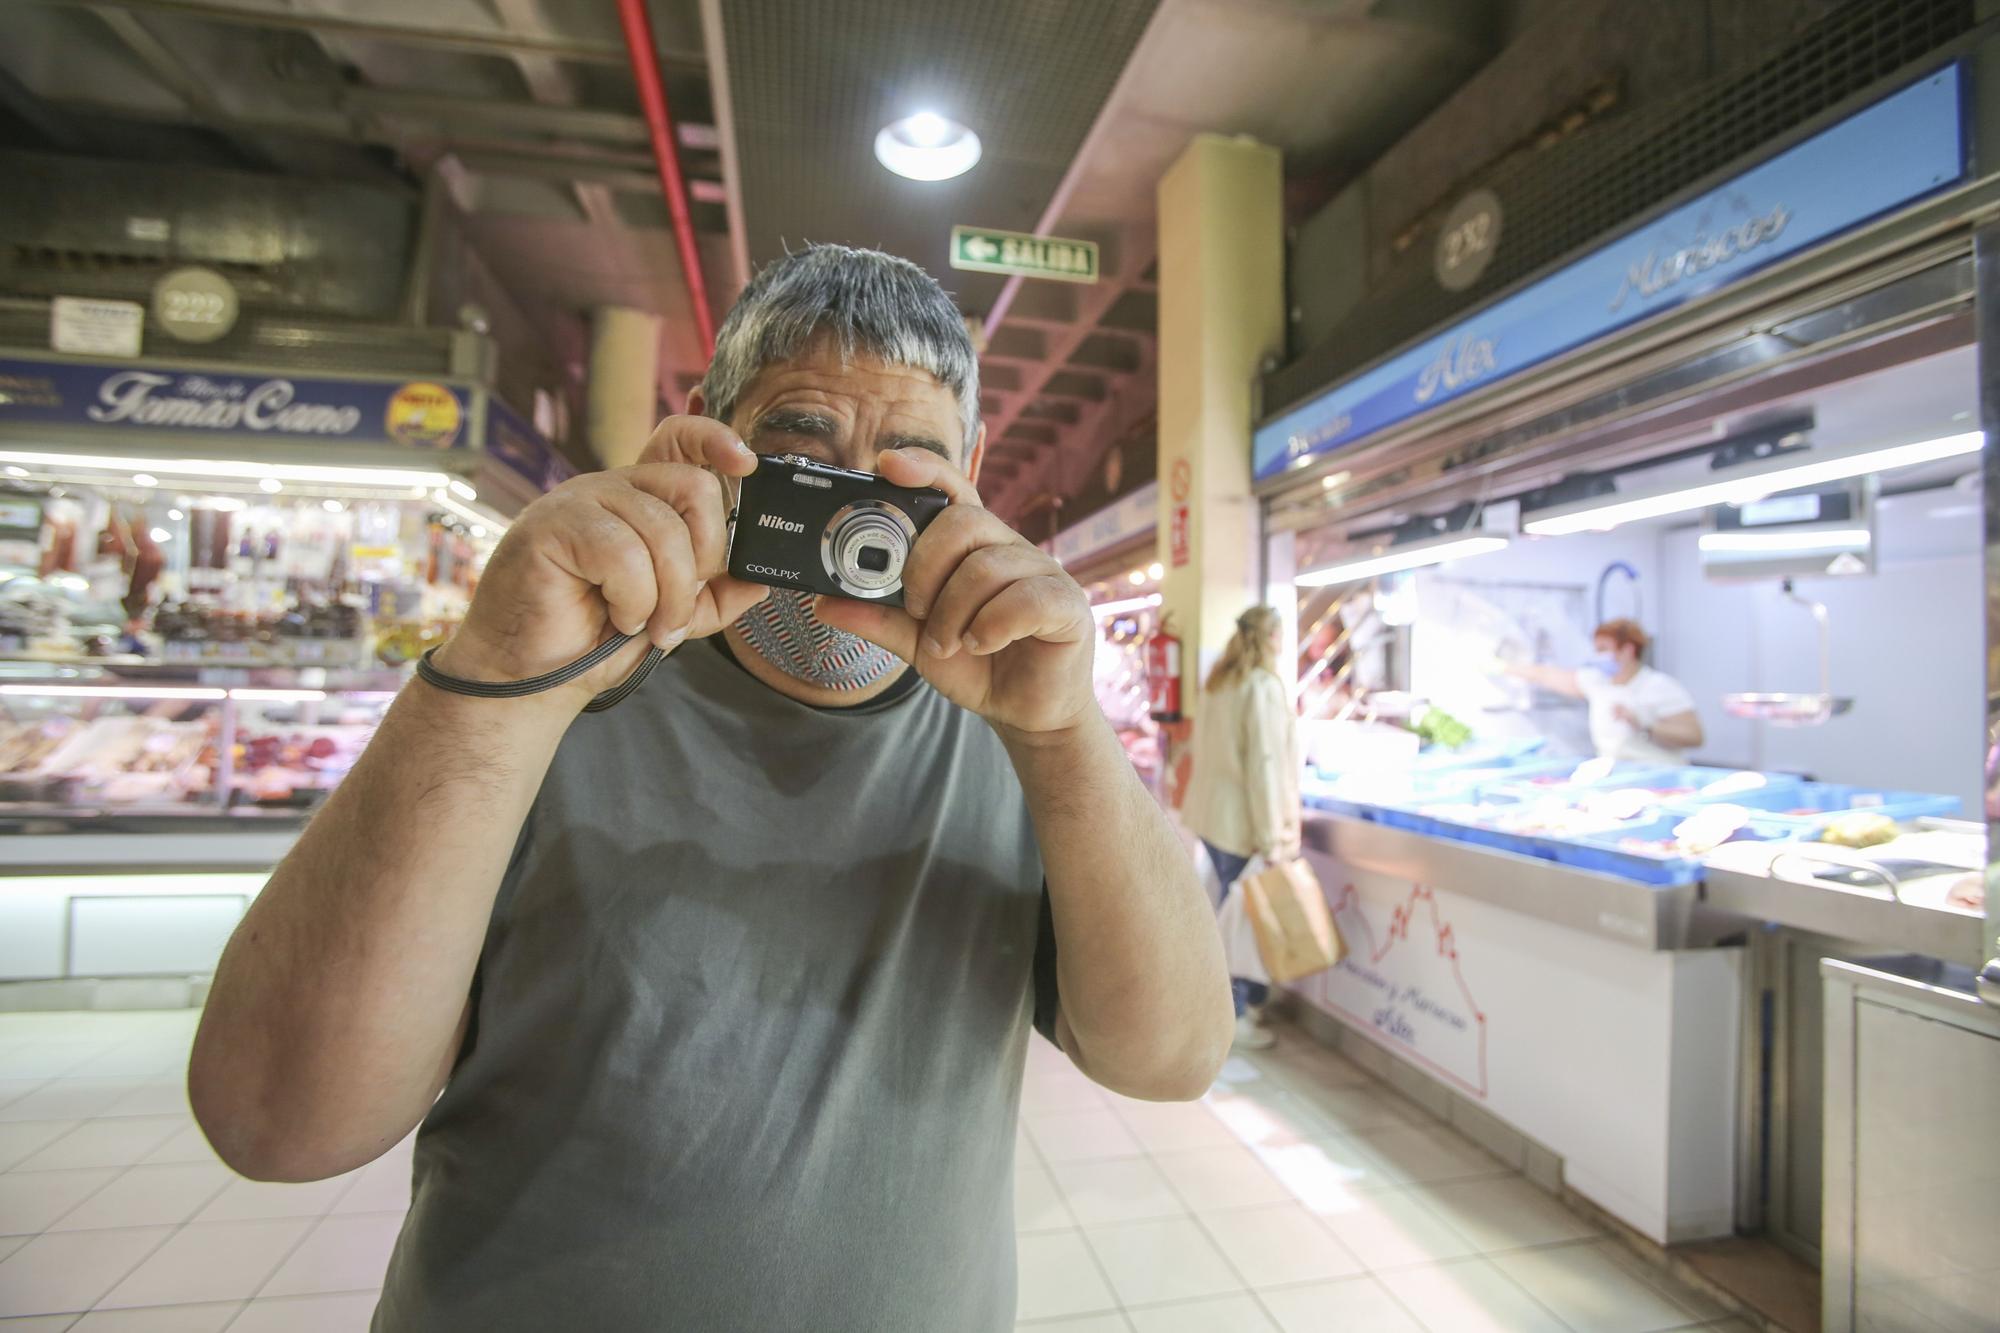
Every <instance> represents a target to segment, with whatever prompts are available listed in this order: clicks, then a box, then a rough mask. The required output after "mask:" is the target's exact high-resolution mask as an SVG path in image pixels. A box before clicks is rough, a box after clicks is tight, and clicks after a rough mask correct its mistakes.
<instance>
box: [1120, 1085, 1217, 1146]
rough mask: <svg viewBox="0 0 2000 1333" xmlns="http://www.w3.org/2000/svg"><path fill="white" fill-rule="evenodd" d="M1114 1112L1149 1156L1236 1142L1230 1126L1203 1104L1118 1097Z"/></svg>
mask: <svg viewBox="0 0 2000 1333" xmlns="http://www.w3.org/2000/svg"><path fill="white" fill-rule="evenodd" d="M1111 1109H1112V1111H1113V1112H1115V1113H1116V1114H1117V1116H1118V1118H1119V1119H1120V1120H1122V1121H1124V1122H1125V1127H1126V1128H1127V1129H1129V1130H1131V1131H1132V1137H1133V1138H1135V1139H1137V1140H1139V1143H1140V1145H1141V1146H1142V1147H1144V1148H1145V1150H1146V1151H1147V1152H1186V1151H1188V1150H1189V1149H1193V1148H1222V1147H1227V1146H1229V1145H1230V1144H1233V1143H1235V1142H1236V1136H1235V1135H1234V1134H1232V1133H1230V1132H1229V1126H1227V1125H1225V1124H1223V1123H1222V1121H1220V1120H1218V1119H1216V1117H1215V1116H1214V1115H1213V1114H1212V1113H1211V1112H1210V1111H1209V1108H1208V1106H1207V1105H1206V1104H1205V1103H1202V1102H1140V1101H1133V1100H1132V1099H1130V1098H1128V1097H1115V1098H1112V1099H1111Z"/></svg>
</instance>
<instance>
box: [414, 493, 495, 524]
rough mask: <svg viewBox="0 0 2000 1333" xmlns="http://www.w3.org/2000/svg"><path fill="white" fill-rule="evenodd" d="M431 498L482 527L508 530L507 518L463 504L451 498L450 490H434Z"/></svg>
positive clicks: (468, 521) (469, 521)
mask: <svg viewBox="0 0 2000 1333" xmlns="http://www.w3.org/2000/svg"><path fill="white" fill-rule="evenodd" d="M431 499H433V500H435V501H437V503H438V504H439V505H441V506H443V507H444V508H446V509H449V510H450V511H451V512H452V513H454V514H457V515H458V516H459V517H460V518H462V519H464V520H465V521H466V522H467V523H476V524H478V525H479V526H481V527H485V528H492V529H493V530H494V531H496V532H505V531H506V530H507V520H506V519H504V518H502V517H500V516H499V515H498V514H495V513H492V512H491V511H482V510H478V509H474V508H472V507H471V506H470V505H462V504H460V503H459V502H458V501H456V500H454V499H452V498H451V492H449V491H445V490H435V491H432V492H431Z"/></svg>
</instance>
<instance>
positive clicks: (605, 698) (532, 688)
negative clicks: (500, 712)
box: [417, 634, 667, 713]
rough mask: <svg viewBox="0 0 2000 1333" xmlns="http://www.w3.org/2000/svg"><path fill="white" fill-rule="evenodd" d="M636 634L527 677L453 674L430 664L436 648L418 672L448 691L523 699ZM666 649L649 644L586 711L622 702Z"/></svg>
mask: <svg viewBox="0 0 2000 1333" xmlns="http://www.w3.org/2000/svg"><path fill="white" fill-rule="evenodd" d="M637 637H638V636H637V635H634V634H613V635H612V636H611V637H610V638H608V639H606V640H605V641H604V642H603V643H600V644H598V645H597V646H596V647H595V648H593V649H591V650H590V651H589V652H587V653H585V654H584V655H583V656H582V657H579V658H577V659H576V660H575V661H574V662H571V663H570V664H569V665H568V666H560V667H557V668H556V669H555V670H554V671H545V672H543V673H542V674H541V675H539V676H530V677H528V678H527V679H526V680H467V679H465V677H463V676H453V675H450V674H448V673H446V672H443V671H440V670H438V668H437V667H435V666H433V665H432V664H431V654H432V653H435V652H436V651H437V649H435V648H431V649H427V650H426V651H425V653H424V655H423V656H422V657H419V658H418V659H417V676H418V678H419V679H421V680H422V681H423V682H424V683H425V684H426V685H432V686H435V687H436V688H438V689H440V690H443V691H445V692H446V693H447V694H464V695H470V696H471V697H472V698H474V699H521V698H525V697H526V696H528V695H530V694H545V693H547V692H548V691H550V690H553V689H556V688H558V687H559V686H563V685H567V684H569V683H570V682H571V681H573V680H575V679H576V678H577V677H579V676H581V675H584V674H585V673H587V672H590V671H594V670H596V669H597V668H598V667H601V666H603V665H604V664H605V663H606V662H608V661H610V660H611V659H612V657H613V656H615V655H616V654H617V653H618V650H619V649H621V648H623V647H624V646H625V645H626V644H628V643H630V642H632V640H633V639H635V638H637ZM666 656H667V654H666V651H665V650H664V649H661V648H659V647H657V646H655V647H651V648H648V649H647V650H646V656H645V657H644V658H642V659H641V660H640V662H639V665H638V666H636V667H634V668H632V674H631V675H629V676H627V677H625V679H624V680H623V681H621V682H619V683H618V684H617V685H614V686H613V687H612V688H610V689H608V690H606V691H604V693H602V694H599V695H597V696H596V697H594V698H593V699H591V701H590V702H589V703H587V704H585V705H584V706H583V711H584V712H586V713H601V712H603V711H604V710H605V709H607V708H613V707H616V706H617V705H619V704H621V703H623V702H624V701H625V699H626V698H627V697H628V696H629V695H631V693H632V692H633V691H634V690H636V689H638V688H639V687H640V686H641V685H644V684H645V683H646V677H648V676H650V675H652V674H653V668H654V667H656V666H658V665H659V664H660V663H661V662H662V661H664V660H665V659H666Z"/></svg>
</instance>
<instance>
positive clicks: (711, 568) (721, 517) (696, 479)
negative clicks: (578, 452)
mask: <svg viewBox="0 0 2000 1333" xmlns="http://www.w3.org/2000/svg"><path fill="white" fill-rule="evenodd" d="M610 475H612V476H614V477H621V478H623V479H624V480H625V481H626V482H627V483H629V484H630V485H631V486H633V487H634V488H636V489H638V490H641V491H644V492H645V493H646V494H648V495H652V496H657V497H658V498H659V499H662V500H665V501H666V502H667V503H668V504H670V505H672V506H673V508H674V510H675V512H677V513H678V514H679V515H680V516H681V520H682V521H683V522H685V523H686V524H687V528H688V536H689V537H690V539H692V541H693V543H694V554H695V569H696V573H697V574H698V575H699V576H700V577H702V578H713V577H714V576H715V575H717V574H720V573H721V572H722V567H723V565H724V564H725V563H726V562H727V560H728V557H729V504H728V497H727V496H726V495H724V493H723V488H722V483H721V481H719V480H718V479H717V478H716V476H715V474H714V473H711V472H704V471H701V470H700V469H697V468H692V467H688V466H686V465H685V464H673V463H640V464H637V465H635V466H633V467H628V468H623V469H621V470H620V471H618V472H616V473H613V474H610Z"/></svg>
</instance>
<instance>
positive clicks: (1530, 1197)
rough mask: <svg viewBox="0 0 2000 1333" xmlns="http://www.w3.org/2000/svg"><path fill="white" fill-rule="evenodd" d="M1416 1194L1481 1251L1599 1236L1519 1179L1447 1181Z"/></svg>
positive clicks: (1423, 1187) (1554, 1201) (1499, 1177)
mask: <svg viewBox="0 0 2000 1333" xmlns="http://www.w3.org/2000/svg"><path fill="white" fill-rule="evenodd" d="M1412 1192H1413V1193H1414V1194H1416V1196H1417V1197H1418V1198H1420V1199H1422V1200H1423V1201H1424V1203H1425V1205H1426V1206H1428V1207H1429V1208H1430V1210H1431V1211H1432V1212H1434V1213H1436V1214H1437V1215H1438V1216H1439V1217H1442V1218H1443V1219H1444V1220H1445V1221H1447V1222H1449V1223H1451V1225H1452V1228H1453V1229H1454V1230H1456V1231H1458V1232H1459V1233H1460V1234H1461V1235H1463V1236H1464V1237H1465V1238H1466V1239H1467V1240H1469V1241H1471V1242H1472V1243H1473V1244H1474V1245H1477V1246H1478V1247H1479V1249H1480V1252H1481V1253H1490V1252H1492V1251H1494V1250H1520V1249H1526V1248H1527V1247H1529V1246H1531V1245H1552V1244H1555V1243H1557V1242H1560V1241H1566V1240H1586V1239H1594V1238H1595V1237H1596V1236H1597V1235H1598V1234H1599V1233H1598V1231H1597V1228H1596V1227H1594V1226H1592V1225H1591V1224H1590V1223H1589V1222H1587V1221H1585V1220H1584V1219H1583V1218H1581V1217H1579V1216H1577V1215H1576V1214H1575V1213H1573V1212H1571V1211H1570V1210H1569V1209H1567V1208H1565V1207H1563V1205H1562V1204H1561V1203H1560V1202H1559V1201H1558V1200H1556V1199H1552V1198H1550V1197H1549V1195H1548V1194H1547V1193H1546V1192H1544V1191H1542V1190H1539V1189H1537V1188H1535V1187H1534V1186H1533V1185H1530V1184H1529V1183H1528V1182H1527V1181H1525V1180H1523V1179H1521V1177H1519V1176H1496V1177H1494V1178H1492V1179H1488V1180H1455V1181H1447V1182H1444V1183H1442V1184H1437V1185H1425V1186H1420V1187H1418V1188H1417V1189H1415V1190H1414V1191H1412Z"/></svg>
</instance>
